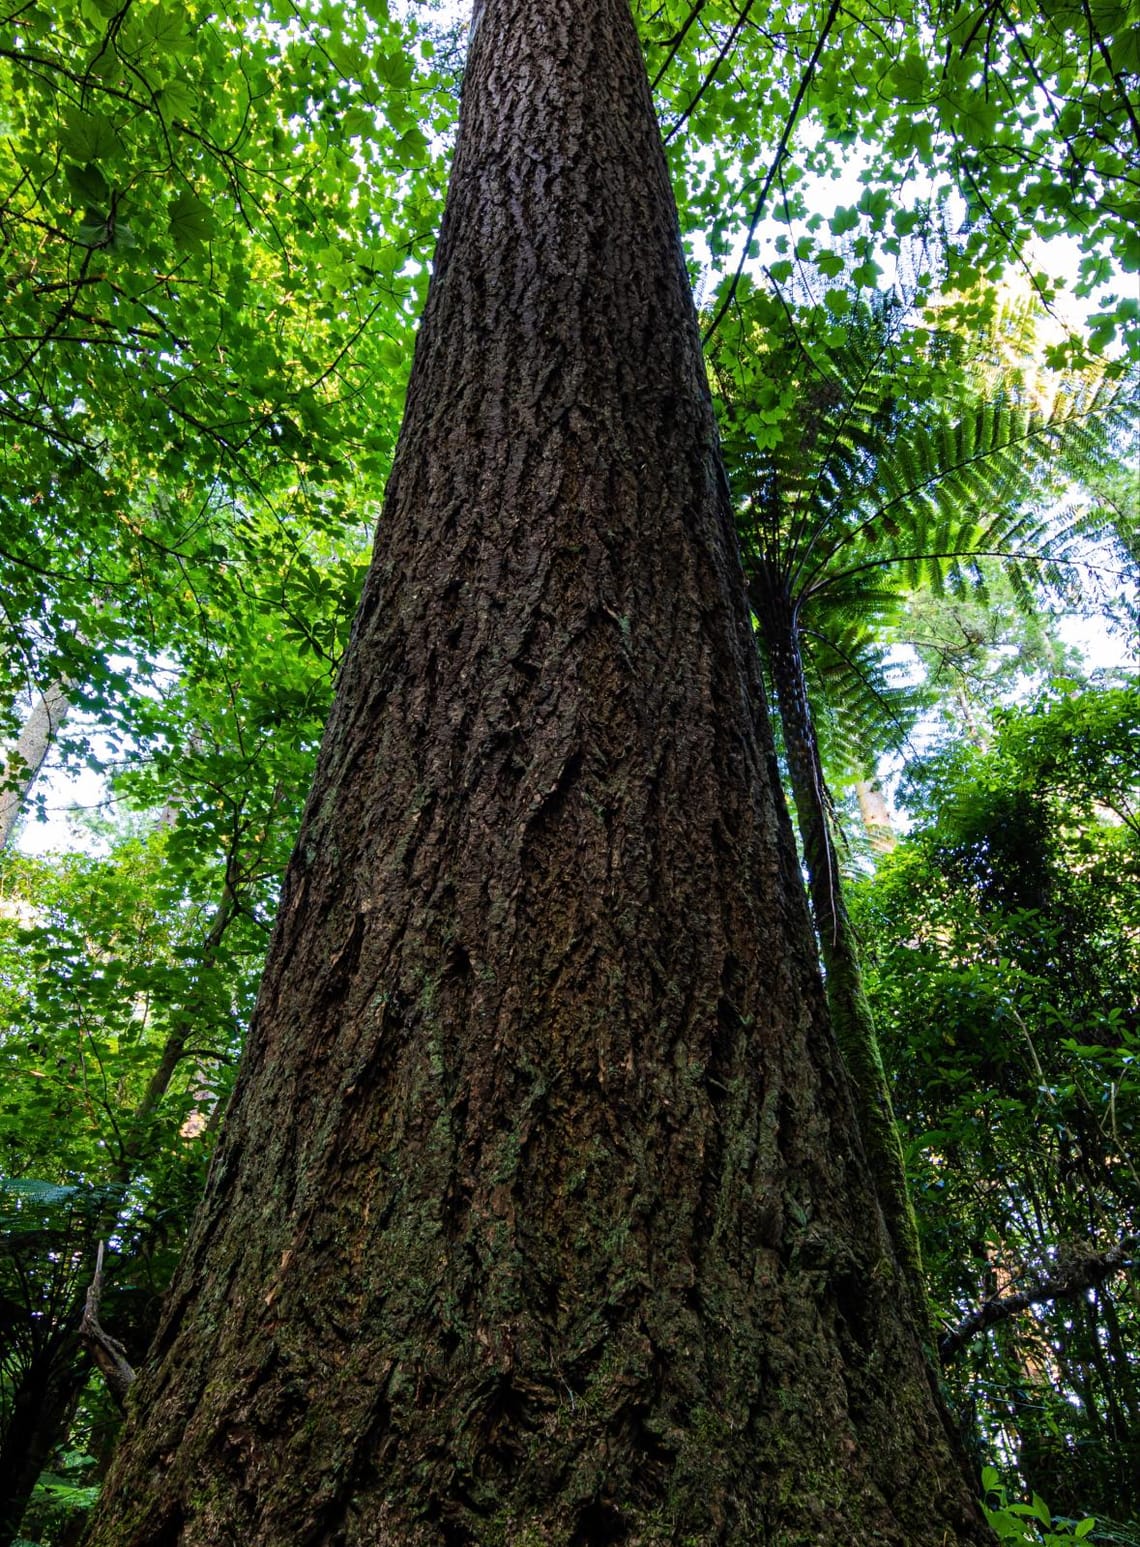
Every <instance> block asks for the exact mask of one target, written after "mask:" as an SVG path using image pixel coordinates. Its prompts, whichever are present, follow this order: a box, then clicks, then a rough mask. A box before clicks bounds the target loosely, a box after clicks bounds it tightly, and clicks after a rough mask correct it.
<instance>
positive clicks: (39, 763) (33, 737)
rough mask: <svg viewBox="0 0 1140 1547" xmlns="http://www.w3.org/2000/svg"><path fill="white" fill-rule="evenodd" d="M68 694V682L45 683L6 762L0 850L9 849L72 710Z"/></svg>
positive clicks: (0, 789) (0, 785)
mask: <svg viewBox="0 0 1140 1547" xmlns="http://www.w3.org/2000/svg"><path fill="white" fill-rule="evenodd" d="M67 695H68V684H67V683H65V682H49V683H48V685H47V687H46V688H45V689H44V690H43V692H42V693H40V694H38V695H37V696H36V698H35V699H34V701H33V703H32V707H31V711H30V712H29V714H28V718H27V719H26V720H25V721H24V725H23V729H22V730H21V731H20V736H19V739H18V740H17V742H16V745H15V747H14V748H13V749H12V751H11V752H10V753H9V754H8V756H7V758H6V760H5V767H4V771H3V774H2V776H0V849H6V848H7V847H8V842H9V840H10V839H11V837H12V834H13V832H14V831H15V828H16V823H17V822H18V821H19V818H20V812H21V811H22V810H23V807H24V801H25V800H26V799H27V796H28V791H29V790H30V789H31V787H32V784H33V783H34V782H35V778H36V775H37V774H38V773H39V771H40V769H41V768H42V767H43V765H44V760H45V758H46V757H47V755H48V752H49V751H50V750H51V744H52V742H53V741H54V740H55V738H56V736H57V735H58V734H59V731H60V728H61V726H62V725H63V722H64V721H65V720H66V719H67V715H68V711H69V710H70V708H71V704H70V702H69V700H68V696H67Z"/></svg>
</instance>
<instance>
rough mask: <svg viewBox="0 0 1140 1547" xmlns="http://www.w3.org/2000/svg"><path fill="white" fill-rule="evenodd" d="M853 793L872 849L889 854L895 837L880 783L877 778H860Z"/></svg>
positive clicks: (889, 812)
mask: <svg viewBox="0 0 1140 1547" xmlns="http://www.w3.org/2000/svg"><path fill="white" fill-rule="evenodd" d="M855 795H856V798H857V799H858V801H859V815H860V816H861V817H862V818H863V826H864V828H865V829H866V832H867V837H868V838H869V839H870V842H871V847H872V849H874V850H876V852H877V853H879V854H889V853H890V852H891V850H892V849H893V848H894V847H895V843H896V839H895V831H894V824H893V823H892V822H891V810H890V807H889V806H888V805H887V800H886V796H885V795H884V794H883V789H882V785H881V784H880V783H879V781H878V780H877V779H860V780H859V781H858V783H857V784H856V786H855Z"/></svg>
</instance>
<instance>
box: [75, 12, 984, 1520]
mask: <svg viewBox="0 0 1140 1547" xmlns="http://www.w3.org/2000/svg"><path fill="white" fill-rule="evenodd" d="M775 790H776V782H775V771H774V767H773V759H772V752H771V746H770V741H769V735H768V729H767V725H766V722H765V720H764V716H763V708H762V701H761V692H760V686H759V682H758V678H757V668H756V663H755V648H754V645H753V643H752V640H751V638H750V634H749V625H748V618H747V612H746V608H745V606H744V600H743V589H742V579H741V574H740V570H739V563H738V558H737V554H736V551H735V539H734V536H733V532H732V523H731V519H730V514H729V511H728V507H727V499H726V492H725V486H724V481H723V477H722V474H721V471H720V466H719V462H718V457H717V450H716V443H715V432H714V428H713V419H712V413H711V409H710V405H709V401H708V395H707V391H706V386H705V380H704V371H703V366H702V361H701V356H700V350H699V346H698V342H697V335H696V328H695V319H694V316H693V311H692V305H691V300H690V296H689V291H688V286H687V282H686V276H685V271H684V267H683V263H682V258H681V252H680V246H679V241H678V235H677V227H676V217H675V213H674V209H673V204H672V197H671V193H670V189H669V186H668V181H667V177H666V172H665V165H664V159H663V156H662V152H661V147H660V141H659V137H658V134H657V130H656V126H655V123H654V120H653V115H652V109H651V104H650V99H649V94H648V89H647V86H646V81H645V75H644V69H643V65H642V62H641V59H640V55H639V51H638V47H637V42H636V36H635V33H634V29H633V26H632V22H631V18H630V15H629V12H628V8H627V6H626V4H625V0H486V3H485V5H484V6H483V7H482V10H481V15H480V18H479V21H478V26H477V28H476V30H475V34H474V38H473V44H472V52H471V57H470V62H469V68H468V78H467V85H466V90H465V102H464V113H463V124H462V129H461V134H460V143H459V148H458V151H457V158H456V164H455V169H454V173H453V178H452V187H451V193H450V196H449V203H448V209H447V215H446V219H445V224H444V229H443V232H442V235H441V239H440V245H439V250H438V253H437V258H436V272H435V277H434V280H433V284H432V289H431V296H430V299H429V302H428V306H427V311H426V314H425V319H424V324H423V329H422V333H421V338H420V342H419V346H418V349H417V355H416V362H415V368H414V371H413V376H412V382H411V387H410V393H409V401H408V408H407V417H406V421H405V426H404V432H403V436H402V439H401V444H400V450H399V454H398V457H397V464H396V468H395V470H394V472H393V476H392V480H391V483H390V486H389V490H388V498H387V505H386V512H385V516H384V519H383V522H382V525H381V531H380V536H379V542H378V548H377V553H376V558H375V562H374V565H373V568H372V571H371V574H370V577H369V580H368V583H367V587H366V591H365V595H364V599H363V602H362V605H361V610H360V614H359V617H358V619H357V624H356V629H355V634H354V639H353V644H352V647H351V649H350V652H349V656H348V658H347V660H346V663H345V667H344V671H343V676H342V681H341V683H340V686H339V693H338V698H337V703H336V707H335V709H334V712H333V716H332V720H331V722H330V726H329V729H328V733H327V737H326V740H325V744H324V748H323V752H322V756H321V761H320V767H319V772H318V776H317V782H316V785H315V788H314V791H313V794H312V797H311V800H310V804H309V807H308V811H307V814H306V817H305V821H304V825H303V829H302V834H301V837H300V840H299V844H298V849H297V852H296V854H295V856H294V859H293V861H292V864H291V866H290V870H289V873H288V876H287V879H286V883H285V888H284V895H283V900H282V906H281V913H280V918H279V921H278V925H277V930H276V934H275V939H274V944H273V946H272V949H271V953H270V963H269V967H268V970H267V975H266V979H265V984H264V987H263V990H262V995H261V998H260V1001H259V1005H258V1009H257V1012H256V1015H255V1019H254V1025H253V1027H252V1029H251V1033H250V1040H249V1045H248V1050H247V1053H246V1056H245V1060H244V1063H243V1067H242V1070H241V1073H240V1076H239V1081H238V1087H237V1090H236V1093H235V1096H234V1100H233V1104H232V1106H231V1109H230V1113H229V1115H228V1117H227V1121H226V1126H225V1130H224V1134H223V1138H222V1141H221V1145H220V1150H219V1154H218V1157H217V1160H216V1162H215V1166H214V1169H213V1172H212V1175H211V1181H210V1186H209V1190H208V1194H207V1198H206V1200H205V1203H204V1205H203V1207H202V1210H201V1212H200V1214H199V1217H198V1220H197V1223H196V1226H195V1229H194V1231H193V1235H192V1240H191V1245H190V1248H189V1251H188V1253H187V1256H186V1258H185V1260H184V1263H183V1265H182V1268H181V1269H180V1272H179V1274H178V1276H177V1279H176V1281H175V1285H174V1287H173V1290H172V1292H171V1297H170V1303H169V1308H168V1312H167V1315H166V1318H165V1322H164V1325H163V1327H162V1329H161V1331H160V1333H159V1336H158V1339H157V1342H156V1346H155V1348H154V1349H153V1351H152V1355H151V1360H150V1364H149V1367H148V1368H147V1369H145V1370H144V1371H143V1372H142V1373H141V1374H140V1378H139V1380H138V1382H136V1387H135V1391H134V1392H133V1393H132V1399H131V1403H130V1406H131V1408H132V1410H133V1414H134V1416H133V1418H132V1419H131V1420H130V1421H129V1424H128V1431H129V1432H128V1435H127V1439H126V1444H125V1447H124V1449H123V1450H122V1451H121V1453H120V1456H119V1459H118V1461H117V1463H116V1465H115V1467H114V1470H113V1473H112V1477H111V1479H110V1482H109V1485H108V1489H107V1493H106V1496H105V1502H104V1504H103V1506H102V1508H101V1513H100V1515H99V1518H98V1520H97V1522H96V1524H95V1526H94V1529H93V1534H92V1538H91V1541H92V1543H93V1544H98V1547H142V1544H148V1547H160V1544H161V1547H167V1544H174V1543H181V1544H187V1547H190V1544H195V1547H196V1544H220V1543H227V1544H228V1543H232V1542H240V1543H241V1544H242V1547H286V1544H288V1547H318V1544H320V1547H333V1544H338V1547H381V1544H383V1547H388V1544H393V1547H394V1544H399V1547H417V1544H473V1543H479V1544H492V1543H495V1544H517V1547H521V1544H523V1543H528V1544H537V1543H558V1544H565V1547H570V1544H580V1547H586V1544H589V1547H595V1544H605V1543H611V1542H612V1543H616V1542H622V1543H630V1544H633V1543H643V1544H648V1543H666V1542H669V1543H673V1542H677V1543H680V1542H688V1543H695V1544H703V1543H714V1542H717V1543H720V1542H723V1543H758V1542H764V1543H768V1544H773V1547H779V1544H792V1543H808V1542H811V1543H822V1544H827V1543H836V1544H838V1543H843V1544H844V1547H849V1544H850V1543H852V1542H859V1543H867V1544H869V1543H892V1544H897V1547H903V1544H906V1547H925V1544H929V1547H934V1544H936V1543H937V1544H939V1547H942V1544H944V1543H945V1542H947V1541H955V1542H979V1543H980V1542H983V1541H986V1540H988V1538H987V1537H986V1535H985V1533H984V1530H983V1528H982V1527H981V1525H980V1524H979V1522H978V1516H977V1513H976V1511H975V1509H974V1507H973V1505H972V1503H971V1501H970V1499H969V1496H968V1491H967V1489H966V1487H965V1484H964V1483H963V1481H962V1478H961V1474H960V1472H959V1470H958V1468H957V1465H956V1462H955V1460H954V1457H953V1455H952V1453H951V1447H950V1444H949V1442H948V1440H947V1438H946V1436H945V1431H944V1426H943V1424H942V1420H941V1418H940V1415H939V1412H938V1410H937V1408H936V1406H935V1404H934V1402H933V1401H932V1399H931V1396H930V1392H929V1388H928V1385H927V1381H926V1376H925V1374H924V1371H923V1366H922V1362H921V1358H920V1355H919V1349H918V1343H917V1339H916V1336H915V1333H914V1331H913V1329H912V1327H911V1326H910V1325H909V1324H908V1323H907V1321H906V1318H905V1315H903V1314H902V1313H901V1312H900V1309H899V1306H898V1304H897V1300H898V1298H899V1296H898V1284H897V1279H895V1278H892V1276H891V1274H890V1273H887V1274H886V1275H884V1274H883V1273H882V1271H881V1269H882V1265H883V1264H884V1262H887V1261H889V1253H888V1249H887V1248H886V1246H885V1243H884V1239H883V1234H882V1224H881V1218H880V1215H879V1211H878V1208H877V1205H876V1203H875V1197H874V1190H873V1188H872V1186H871V1183H870V1181H869V1178H868V1175H867V1171H866V1165H865V1161H864V1159H863V1156H862V1152H861V1149H860V1148H859V1144H858V1140H857V1137H856V1128H855V1122H854V1118H853V1115H852V1111H851V1106H850V1101H849V1096H848V1091H847V1086H846V1082H845V1079H844V1076H843V1075H842V1073H841V1069H840V1064H839V1059H838V1055H837V1053H836V1051H835V1049H834V1047H833V1045H832V1042H831V1040H830V1037H829V1033H828V1031H827V1028H826V1023H825V1017H824V1013H823V1007H822V995H821V991H820V986H819V983H818V980H817V975H816V972H815V968H814V963H813V960H812V955H813V953H812V948H811V944H810V939H809V932H808V925H807V919H806V912H805V909H804V905H803V899H802V889H801V886H800V882H799V877H798V874H797V869H796V861H795V856H794V850H793V846H792V842H791V836H790V829H789V827H788V824H787V819H786V815H784V814H783V812H782V811H781V809H780V808H779V806H778V803H777V796H776V794H775ZM876 1266H878V1268H879V1269H880V1271H879V1272H878V1273H876V1272H875V1271H874V1269H875V1268H876Z"/></svg>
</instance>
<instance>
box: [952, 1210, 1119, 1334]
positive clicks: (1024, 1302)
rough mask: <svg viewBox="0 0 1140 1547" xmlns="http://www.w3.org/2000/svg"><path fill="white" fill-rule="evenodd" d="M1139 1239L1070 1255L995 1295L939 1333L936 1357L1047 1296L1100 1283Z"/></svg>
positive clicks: (1062, 1295)
mask: <svg viewBox="0 0 1140 1547" xmlns="http://www.w3.org/2000/svg"><path fill="white" fill-rule="evenodd" d="M1138 1239H1140V1238H1138V1237H1136V1236H1126V1237H1125V1238H1124V1240H1123V1241H1119V1242H1117V1244H1116V1245H1115V1246H1113V1247H1112V1248H1111V1249H1110V1250H1109V1251H1107V1252H1099V1253H1089V1254H1087V1255H1080V1256H1075V1257H1072V1258H1070V1259H1069V1260H1068V1261H1066V1262H1063V1263H1060V1264H1058V1266H1057V1270H1056V1272H1055V1273H1052V1274H1050V1275H1049V1276H1048V1277H1046V1278H1041V1279H1039V1280H1038V1281H1037V1283H1036V1284H1032V1285H1031V1286H1030V1287H1029V1288H1028V1289H1022V1290H1019V1291H1018V1293H1017V1294H1012V1295H995V1296H994V1297H993V1299H992V1300H987V1301H986V1302H985V1303H984V1304H983V1305H980V1306H979V1307H978V1309H977V1310H976V1311H971V1313H970V1314H969V1316H967V1317H966V1318H965V1319H964V1320H963V1321H960V1322H959V1323H958V1325H957V1326H956V1327H952V1328H951V1329H950V1330H949V1331H948V1332H944V1333H943V1334H942V1336H941V1337H940V1338H939V1339H938V1357H939V1359H940V1360H941V1361H942V1363H943V1364H949V1363H950V1361H951V1360H952V1359H953V1358H954V1356H955V1355H956V1354H958V1353H959V1352H960V1351H961V1350H962V1349H963V1348H964V1347H965V1346H966V1344H967V1343H968V1342H969V1341H970V1339H971V1338H973V1337H976V1336H977V1335H978V1333H979V1332H986V1331H988V1330H989V1328H990V1327H993V1326H996V1325H997V1324H998V1323H999V1322H1002V1321H1008V1320H1009V1318H1010V1317H1011V1316H1017V1315H1019V1314H1020V1312H1022V1311H1025V1310H1028V1309H1029V1307H1030V1306H1031V1305H1040V1304H1042V1303H1043V1302H1045V1301H1047V1300H1064V1299H1067V1298H1069V1297H1070V1296H1071V1295H1079V1294H1081V1293H1082V1291H1084V1290H1086V1289H1092V1288H1093V1287H1094V1286H1095V1285H1097V1284H1100V1283H1103V1281H1104V1280H1105V1279H1106V1278H1110V1277H1111V1276H1112V1274H1114V1273H1118V1272H1119V1271H1120V1270H1121V1269H1122V1268H1126V1267H1129V1266H1130V1265H1131V1259H1132V1256H1133V1253H1134V1252H1135V1250H1136V1244H1137V1240H1138Z"/></svg>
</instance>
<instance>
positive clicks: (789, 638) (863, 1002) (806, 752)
mask: <svg viewBox="0 0 1140 1547" xmlns="http://www.w3.org/2000/svg"><path fill="white" fill-rule="evenodd" d="M751 594H752V602H753V607H754V610H755V613H756V616H757V618H758V619H759V621H760V627H761V630H762V632H763V635H764V642H765V647H766V651H767V655H768V660H769V662H770V665H771V670H772V679H773V682H774V684H775V688H776V702H777V706H778V709H779V714H780V728H781V730H782V731H783V736H784V751H785V754H786V756H787V761H788V775H789V778H790V780H791V786H792V799H793V802H794V804H795V808H796V823H797V825H798V827H799V830H800V839H801V842H802V843H803V850H804V865H805V867H806V869H807V875H808V890H809V892H810V894H811V903H812V913H813V914H814V916H815V926H816V931H817V933H818V936H819V950H820V955H821V957H822V958H823V966H824V972H825V976H826V985H827V1003H828V1008H829V1009H830V1011H831V1024H832V1026H833V1028H834V1030H835V1035H836V1037H837V1039H838V1041H839V1046H840V1047H841V1049H842V1050H843V1058H844V1062H845V1063H846V1065H847V1070H848V1073H849V1074H850V1075H851V1079H852V1083H853V1084H854V1086H855V1098H856V1107H857V1109H858V1113H859V1126H860V1129H861V1131H862V1134H863V1142H864V1144H865V1145H866V1147H867V1154H868V1156H869V1158H870V1161H871V1166H872V1171H873V1173H874V1177H875V1186H876V1191H877V1192H878V1197H879V1203H880V1205H881V1206H882V1210H883V1214H884V1216H885V1218H886V1222H887V1226H888V1228H889V1230H890V1234H891V1238H892V1240H893V1242H894V1245H895V1250H896V1252H897V1253H898V1256H899V1259H900V1261H901V1262H902V1264H903V1267H904V1269H905V1270H906V1272H907V1275H908V1277H909V1279H910V1284H911V1289H912V1291H913V1294H914V1298H915V1303H916V1306H917V1307H923V1306H924V1305H925V1287H924V1283H923V1275H922V1257H921V1253H920V1250H919V1244H918V1225H917V1222H916V1220H915V1217H914V1208H913V1205H912V1204H911V1201H910V1191H909V1189H908V1187H907V1180H906V1165H905V1163H904V1160H903V1152H902V1144H901V1143H900V1141H899V1132H898V1127H897V1126H896V1123H895V1117H894V1110H893V1108H892V1105H891V1094H890V1090H889V1088H888V1086H887V1077H886V1073H885V1071H884V1069H883V1060H882V1057H881V1055H880V1053H879V1043H878V1038H877V1036H876V1035H875V1022H874V1018H873V1016H872V1014H871V1006H870V1004H869V1003H868V1001H867V994H866V991H865V989H864V987H863V971H862V968H861V966H860V964H859V947H858V943H857V941H856V939H855V931H854V929H853V928H852V925H851V920H850V918H849V917H848V914H847V904H846V901H845V900H844V896H843V882H842V877H841V876H840V874H839V865H838V863H837V861H836V854H835V845H834V843H833V842H832V838H831V824H830V818H829V813H828V794H827V785H826V782H825V780H824V776H823V763H822V761H821V759H820V755H819V743H818V741H817V739H816V734H815V723H814V720H813V718H812V712H811V704H810V703H809V701H808V696H807V678H806V675H805V672H804V665H803V657H802V654H801V651H800V638H799V626H798V623H797V620H796V608H795V602H794V600H793V598H792V597H791V595H790V594H789V592H788V589H787V586H786V585H785V584H784V581H783V579H782V577H781V575H780V573H779V571H778V570H777V569H776V567H775V566H774V565H772V564H765V563H757V564H756V566H755V570H754V577H753V579H752V582H751Z"/></svg>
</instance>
